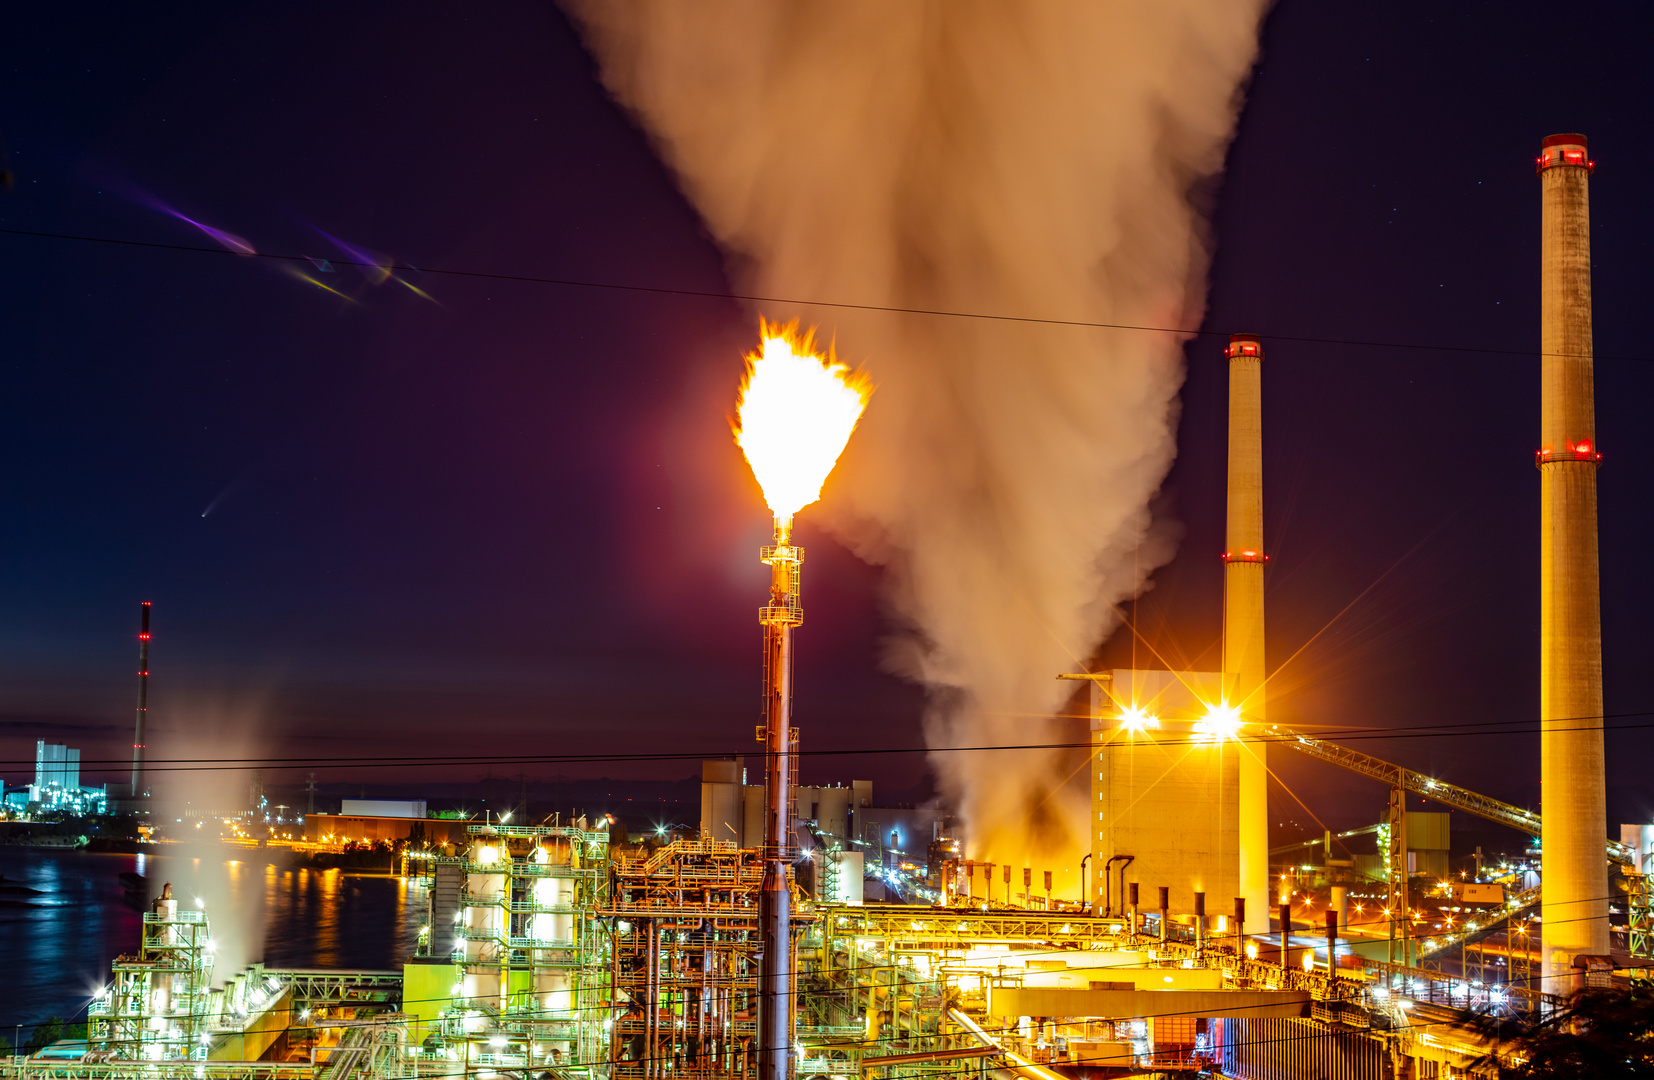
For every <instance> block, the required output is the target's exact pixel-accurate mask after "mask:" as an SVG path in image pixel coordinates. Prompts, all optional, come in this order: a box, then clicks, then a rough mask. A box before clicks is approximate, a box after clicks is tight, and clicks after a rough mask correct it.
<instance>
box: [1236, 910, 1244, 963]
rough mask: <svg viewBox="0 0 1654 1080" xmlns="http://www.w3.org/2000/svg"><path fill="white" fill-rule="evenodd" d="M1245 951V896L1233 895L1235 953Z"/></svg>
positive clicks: (1238, 954)
mask: <svg viewBox="0 0 1654 1080" xmlns="http://www.w3.org/2000/svg"><path fill="white" fill-rule="evenodd" d="M1245 953H1246V897H1244V896H1237V897H1235V955H1236V956H1237V957H1239V956H1243V955H1245Z"/></svg>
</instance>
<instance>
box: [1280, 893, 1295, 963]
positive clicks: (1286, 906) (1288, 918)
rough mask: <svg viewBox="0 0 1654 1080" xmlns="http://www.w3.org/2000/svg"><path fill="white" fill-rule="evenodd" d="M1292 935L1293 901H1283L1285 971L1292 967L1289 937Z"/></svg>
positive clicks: (1282, 950)
mask: <svg viewBox="0 0 1654 1080" xmlns="http://www.w3.org/2000/svg"><path fill="white" fill-rule="evenodd" d="M1291 933H1292V901H1290V900H1282V901H1281V968H1282V970H1285V969H1286V968H1288V967H1290V966H1291V960H1292V945H1291V942H1290V941H1289V939H1288V936H1289V935H1290V934H1291Z"/></svg>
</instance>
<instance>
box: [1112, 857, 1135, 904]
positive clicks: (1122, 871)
mask: <svg viewBox="0 0 1654 1080" xmlns="http://www.w3.org/2000/svg"><path fill="white" fill-rule="evenodd" d="M1117 858H1120V859H1124V860H1125V861H1124V862H1122V863H1121V864H1120V906H1121V908H1124V907H1125V906H1126V867H1128V866H1130V865H1131V864H1132V862H1133V860H1135V859H1136V858H1137V856H1135V855H1120V856H1117ZM1120 914H1122V915H1124V914H1125V912H1124V911H1123V910H1122V911H1121V912H1120Z"/></svg>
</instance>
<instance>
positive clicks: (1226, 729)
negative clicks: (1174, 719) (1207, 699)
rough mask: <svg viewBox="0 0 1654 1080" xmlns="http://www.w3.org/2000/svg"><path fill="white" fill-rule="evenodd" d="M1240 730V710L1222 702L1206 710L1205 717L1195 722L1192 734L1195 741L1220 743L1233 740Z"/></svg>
mask: <svg viewBox="0 0 1654 1080" xmlns="http://www.w3.org/2000/svg"><path fill="white" fill-rule="evenodd" d="M1240 729H1241V716H1240V710H1239V709H1237V708H1235V707H1234V706H1233V705H1230V704H1228V703H1227V702H1224V703H1222V704H1218V705H1213V706H1210V707H1209V708H1208V709H1207V710H1206V715H1205V716H1203V717H1201V718H1200V719H1199V720H1197V721H1195V729H1194V733H1195V737H1196V738H1197V739H1210V740H1212V741H1214V742H1222V741H1224V740H1225V739H1233V738H1234V737H1235V736H1236V735H1238V734H1239V733H1240Z"/></svg>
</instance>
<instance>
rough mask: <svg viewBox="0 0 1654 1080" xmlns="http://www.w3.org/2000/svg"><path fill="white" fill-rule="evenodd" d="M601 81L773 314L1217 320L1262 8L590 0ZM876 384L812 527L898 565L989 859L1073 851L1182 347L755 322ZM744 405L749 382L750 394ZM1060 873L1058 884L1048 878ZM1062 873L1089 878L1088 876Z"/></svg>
mask: <svg viewBox="0 0 1654 1080" xmlns="http://www.w3.org/2000/svg"><path fill="white" fill-rule="evenodd" d="M570 6H571V7H572V9H573V10H574V13H575V15H576V17H577V19H578V20H579V22H580V24H581V26H582V28H583V29H584V31H585V34H586V39H587V41H588V44H589V45H590V47H591V48H592V50H593V51H594V53H595V55H596V56H597V58H598V61H599V65H600V68H601V71H602V75H603V78H604V79H605V81H606V82H607V85H608V86H609V87H610V89H611V90H612V91H613V93H614V94H615V95H616V97H617V98H618V99H619V100H620V101H621V102H622V103H624V104H625V105H626V106H628V107H629V108H630V109H632V110H633V111H634V112H635V113H636V114H637V115H638V116H639V117H640V118H641V121H642V123H643V124H644V125H645V127H646V128H647V130H648V131H649V132H650V133H651V135H652V137H653V138H654V139H655V141H656V145H657V147H658V149H659V150H660V152H661V154H662V155H663V157H664V158H665V160H666V161H667V162H668V163H669V164H670V166H671V167H672V168H673V169H674V170H675V171H676V173H677V175H678V177H679V180H680V183H681V184H682V186H683V188H684V190H685V192H686V193H687V194H688V196H689V197H690V198H691V199H692V200H693V201H694V203H695V205H696V206H697V208H698V209H699V210H700V212H701V214H702V215H703V216H704V218H705V220H706V222H707V224H708V226H709V228H710V229H711V231H712V233H713V234H714V235H715V236H716V238H717V239H718V240H719V242H720V243H721V244H722V245H723V247H724V249H725V251H726V252H727V254H728V255H729V258H730V264H731V272H732V274H733V275H734V276H735V278H736V281H737V284H738V285H739V286H740V287H742V288H743V289H744V290H748V291H751V292H754V293H757V294H759V295H764V296H781V297H792V298H805V299H811V300H822V301H838V302H845V303H853V304H872V305H886V306H889V307H898V308H908V309H932V310H946V311H952V312H974V313H983V314H991V315H1001V316H1004V315H1012V316H1024V317H1034V318H1046V319H1057V320H1081V321H1089V322H1103V323H1115V324H1126V325H1133V326H1151V327H1178V326H1192V325H1194V324H1195V323H1196V322H1198V320H1199V317H1200V314H1201V311H1202V308H1203V305H1204V277H1205V272H1206V268H1207V260H1208V249H1207V243H1206V235H1205V229H1204V219H1203V217H1202V208H1201V203H1202V201H1203V199H1204V198H1205V195H1206V193H1208V192H1209V191H1210V189H1211V181H1212V178H1213V177H1214V176H1215V174H1216V173H1217V172H1218V170H1219V169H1220V168H1221V166H1222V162H1223V155H1224V152H1225V150H1226V147H1227V145H1228V141H1229V139H1230V136H1231V133H1232V131H1233V128H1234V124H1235V118H1236V113H1237V110H1238V108H1239V102H1240V88H1241V86H1242V83H1243V80H1244V79H1245V77H1246V76H1247V74H1248V73H1249V71H1250V66H1251V63H1252V60H1253V57H1254V55H1255V53H1256V50H1257V30H1258V23H1259V20H1260V18H1261V16H1262V12H1263V9H1264V7H1265V2H1264V0H1154V2H1152V3H1135V2H1129V0H1038V2H1034V3H1030V2H1027V0H1003V2H992V0H929V2H926V0H902V2H895V3H893V2H889V0H797V2H777V0H723V2H720V3H706V2H703V3H696V4H685V3H681V2H679V0H570ZM763 313H764V314H766V315H768V316H769V317H771V318H781V319H786V318H793V317H798V318H802V319H803V320H804V321H805V323H806V324H810V323H817V324H820V325H822V327H823V329H824V330H828V331H830V332H831V333H833V334H834V335H835V336H836V339H837V344H838V349H839V353H840V355H841V356H842V357H845V358H847V359H849V360H850V361H851V362H852V363H854V362H857V361H858V360H859V361H861V362H862V363H864V364H865V366H866V368H867V370H868V371H869V372H870V373H871V374H872V377H873V379H874V381H875V383H876V384H877V392H876V393H875V395H874V397H873V401H872V404H871V406H870V407H869V409H868V412H867V415H866V416H865V417H864V419H863V422H862V426H861V428H860V429H859V430H858V432H857V434H856V436H855V437H854V438H853V439H852V440H851V442H850V447H849V449H848V451H847V452H846V454H845V457H844V459H843V460H842V461H841V462H840V464H839V468H838V471H837V472H836V473H835V474H834V477H833V478H832V479H831V480H829V481H828V485H827V489H826V493H825V496H824V500H823V502H822V504H821V505H820V506H819V507H817V508H815V509H813V510H806V511H805V513H806V514H807V515H815V516H817V517H818V519H826V520H828V521H829V523H830V525H831V526H832V528H833V529H834V530H835V532H836V534H837V535H839V536H841V537H842V538H844V539H845V540H846V542H848V543H849V544H851V545H852V547H853V548H854V549H855V550H856V551H857V552H858V554H860V555H861V556H862V557H864V558H867V559H869V560H873V561H876V562H879V563H882V564H885V565H886V566H887V567H888V573H887V579H888V582H889V589H890V604H891V606H892V607H893V609H894V610H895V612H897V613H898V614H899V616H901V617H902V618H903V619H904V620H905V622H906V623H907V624H908V625H909V628H910V632H909V633H908V634H907V635H906V636H904V638H903V639H902V640H901V641H899V642H896V643H894V644H893V646H892V650H891V656H890V659H891V662H892V664H893V665H894V666H895V667H896V668H898V669H899V670H900V671H902V672H904V673H906V674H908V675H911V676H912V677H914V678H917V679H919V680H922V681H923V682H924V683H925V684H926V685H927V686H928V687H929V688H930V691H931V693H930V698H929V700H930V703H931V704H930V712H929V715H928V717H927V722H926V727H927V737H928V738H929V740H930V743H931V745H932V746H933V747H934V748H935V750H936V751H937V752H936V753H934V754H933V758H934V764H935V766H936V768H937V770H938V773H939V776H940V778H941V780H942V783H943V787H944V791H945V792H946V794H947V795H948V796H949V797H950V799H951V800H952V801H953V802H954V803H955V804H956V805H957V806H958V807H959V809H960V811H961V812H962V813H963V815H964V816H965V819H966V822H967V824H968V826H969V829H970V836H971V846H972V849H973V851H974V853H975V854H976V855H977V857H979V858H994V859H997V860H998V861H1000V862H1008V861H1016V862H1024V861H1025V860H1029V859H1040V860H1050V859H1056V858H1063V859H1067V858H1069V857H1070V856H1072V858H1075V859H1077V858H1078V851H1079V850H1080V849H1081V848H1082V847H1088V846H1089V845H1086V844H1085V843H1084V840H1085V826H1084V824H1083V822H1084V819H1085V818H1086V817H1087V816H1088V812H1087V811H1086V810H1085V809H1084V808H1083V807H1079V806H1057V805H1054V803H1053V801H1052V800H1053V796H1052V794H1051V793H1052V792H1053V791H1055V790H1056V789H1058V788H1059V787H1061V785H1062V782H1063V780H1064V778H1065V774H1067V773H1068V772H1069V771H1070V768H1071V767H1072V766H1071V765H1063V764H1062V762H1061V761H1060V755H1058V754H1055V753H1053V752H1042V751H1027V752H1020V753H1018V754H1015V755H1012V754H1006V753H993V754H988V753H972V752H947V751H948V749H949V748H951V747H969V746H983V745H995V744H1006V743H1016V744H1026V743H1038V742H1042V741H1048V740H1050V739H1053V738H1057V739H1061V738H1068V737H1071V732H1072V727H1071V726H1070V727H1064V726H1063V725H1062V724H1061V723H1060V722H1059V721H1057V720H1055V719H1054V718H1053V715H1052V714H1053V712H1054V711H1056V710H1058V709H1060V708H1061V706H1062V704H1063V701H1064V699H1065V697H1066V690H1067V688H1070V687H1072V685H1073V684H1071V683H1060V682H1057V681H1056V680H1055V679H1054V676H1055V675H1056V674H1057V673H1058V672H1061V671H1071V670H1075V669H1076V668H1077V667H1078V666H1079V665H1081V664H1082V663H1083V662H1084V661H1085V660H1086V658H1087V657H1088V656H1090V655H1091V653H1092V651H1093V650H1094V649H1095V647H1096V646H1097V645H1098V644H1099V642H1100V641H1101V640H1102V638H1103V636H1104V635H1105V634H1107V633H1108V632H1109V631H1110V630H1111V629H1112V628H1113V626H1114V623H1115V616H1114V614H1113V605H1114V604H1115V603H1117V602H1118V601H1120V600H1121V599H1123V598H1126V597H1128V596H1130V595H1132V594H1134V593H1135V592H1136V591H1137V590H1139V589H1141V588H1142V585H1143V581H1144V578H1145V576H1146V575H1147V574H1148V572H1149V571H1151V570H1152V569H1153V568H1154V567H1156V566H1158V565H1159V564H1161V563H1162V562H1164V560H1165V559H1166V558H1168V557H1169V555H1170V547H1171V544H1170V541H1169V539H1167V538H1165V537H1163V536H1161V535H1158V534H1157V533H1156V532H1154V531H1152V530H1151V524H1152V523H1151V515H1150V513H1149V510H1148V506H1149V501H1150V499H1151V498H1152V497H1153V495H1154V493H1155V492H1156V490H1157V489H1158V487H1159V485H1160V482H1161V480H1162V479H1163V477H1164V476H1165V473H1166V470H1167V468H1168V467H1169V466H1170V464H1171V460H1172V457H1173V454H1174V451H1175V443H1174V428H1175V422H1176V415H1177V398H1176V395H1177V390H1178V388H1179V386H1180V384H1181V382H1182V377H1183V368H1182V351H1181V341H1180V339H1179V338H1178V337H1177V336H1176V335H1172V334H1164V333H1162V334H1155V333H1144V332H1141V331H1126V330H1106V329H1096V328H1086V327H1075V326H1060V325H1040V324H1033V323H1018V322H1008V321H1001V320H993V319H975V318H953V317H939V316H935V315H924V314H902V313H896V312H866V311H859V312H858V311H849V310H845V309H836V308H829V307H810V306H807V305H805V306H799V307H797V308H795V309H792V310H789V309H788V308H787V307H786V306H785V305H778V304H765V305H763ZM732 387H733V384H732ZM1044 865H1051V862H1049V861H1046V862H1045V863H1044ZM1068 865H1072V863H1069V864H1068Z"/></svg>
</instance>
